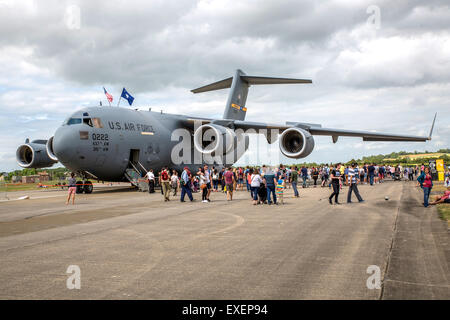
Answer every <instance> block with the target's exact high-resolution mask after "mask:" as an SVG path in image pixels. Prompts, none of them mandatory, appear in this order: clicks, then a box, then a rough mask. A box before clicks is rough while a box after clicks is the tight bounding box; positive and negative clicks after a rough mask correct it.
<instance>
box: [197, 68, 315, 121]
mask: <svg viewBox="0 0 450 320" xmlns="http://www.w3.org/2000/svg"><path fill="white" fill-rule="evenodd" d="M288 83H312V81H311V80H305V79H288V78H270V77H255V76H248V75H246V74H245V73H244V72H243V71H242V70H239V69H238V70H236V72H235V74H234V76H233V77H232V78H227V79H224V80H220V81H217V82H214V83H211V84H208V85H206V86H203V87H200V88H197V89H194V90H191V92H193V93H200V92H206V91H212V90H220V89H226V88H231V90H230V94H229V95H228V100H227V104H226V106H225V112H224V113H223V118H224V119H229V120H245V114H246V113H247V108H246V107H245V103H246V101H247V94H248V88H249V87H250V85H260V84H288Z"/></svg>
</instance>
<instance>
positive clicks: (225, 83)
mask: <svg viewBox="0 0 450 320" xmlns="http://www.w3.org/2000/svg"><path fill="white" fill-rule="evenodd" d="M232 82H233V77H230V78H226V79H223V80H220V81H217V82H214V83H211V84H208V85H206V86H203V87H200V88H197V89H193V90H191V92H192V93H200V92H207V91H213V90H221V89H226V88H230V87H231V83H232Z"/></svg>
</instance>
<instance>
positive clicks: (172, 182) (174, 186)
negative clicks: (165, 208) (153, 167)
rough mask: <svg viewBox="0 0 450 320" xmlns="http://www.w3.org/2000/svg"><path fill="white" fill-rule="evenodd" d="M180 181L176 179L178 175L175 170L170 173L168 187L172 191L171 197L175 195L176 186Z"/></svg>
mask: <svg viewBox="0 0 450 320" xmlns="http://www.w3.org/2000/svg"><path fill="white" fill-rule="evenodd" d="M179 181H180V179H179V178H178V173H177V171H176V170H173V171H172V176H171V177H170V186H171V187H172V189H173V195H174V196H176V195H177V190H178V185H179Z"/></svg>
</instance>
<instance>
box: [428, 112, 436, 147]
mask: <svg viewBox="0 0 450 320" xmlns="http://www.w3.org/2000/svg"><path fill="white" fill-rule="evenodd" d="M436 116H437V112H436V113H435V114H434V119H433V124H432V125H431V129H430V134H429V135H428V140H431V135H432V134H433V129H434V122H435V121H436Z"/></svg>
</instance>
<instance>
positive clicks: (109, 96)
mask: <svg viewBox="0 0 450 320" xmlns="http://www.w3.org/2000/svg"><path fill="white" fill-rule="evenodd" d="M103 90H104V91H105V95H106V98H107V99H108V101H109V102H110V103H111V102H112V101H113V96H112V95H110V94H109V93H108V91H106V89H105V87H103Z"/></svg>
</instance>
